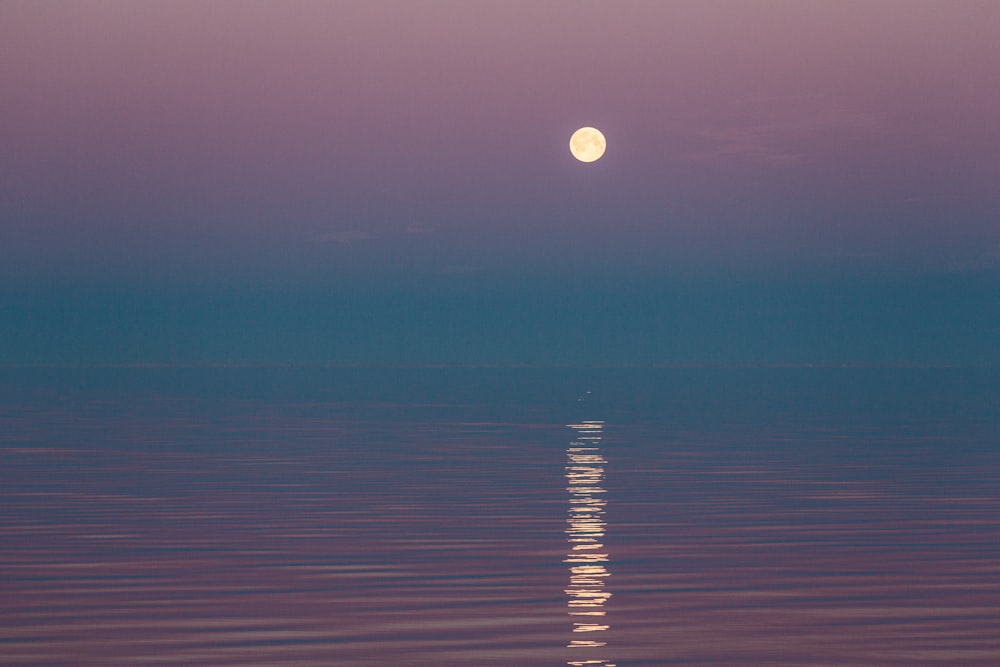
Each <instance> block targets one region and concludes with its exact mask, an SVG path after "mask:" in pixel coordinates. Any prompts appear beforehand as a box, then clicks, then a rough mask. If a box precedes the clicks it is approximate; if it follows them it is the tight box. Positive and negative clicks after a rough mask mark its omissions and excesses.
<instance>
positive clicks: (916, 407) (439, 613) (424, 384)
mask: <svg viewBox="0 0 1000 667" xmlns="http://www.w3.org/2000/svg"><path fill="white" fill-rule="evenodd" d="M588 392H589V393H588ZM570 425H572V426H570ZM577 547H579V548H577ZM574 630H576V631H575V632H574ZM0 664H4V665H143V664H147V665H206V666H207V665H343V666H359V667H360V666H376V665H378V666H385V665H414V666H424V665H427V666H430V665H462V666H467V665H486V666H497V667H499V666H501V665H503V666H505V667H506V666H510V665H568V664H573V665H589V666H591V667H601V666H603V667H608V666H610V665H618V666H625V665H636V666H638V665H720V666H721V665H789V666H791V665H813V666H819V665H822V666H830V667H834V666H837V667H843V666H849V665H850V666H854V665H857V666H861V665H866V666H868V665H889V666H895V665H899V666H904V665H907V666H912V665H935V666H937V665H983V666H987V665H989V666H995V665H998V664H1000V374H997V373H996V372H993V371H971V370H935V371H930V370H902V369H901V370H862V369H844V370H832V369H804V370H793V369H784V370H779V369H772V370H763V369H761V370H721V369H720V370H695V369H691V370H656V371H637V370H574V371H570V370H563V371H538V370H445V369H439V370H381V371H374V370H371V371H365V370H350V371H345V370H330V369H324V370H316V369H314V370H295V369H284V370H251V369H209V370H193V369H189V370H162V369H161V370H157V369H132V370H6V371H0Z"/></svg>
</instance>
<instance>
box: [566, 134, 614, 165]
mask: <svg viewBox="0 0 1000 667" xmlns="http://www.w3.org/2000/svg"><path fill="white" fill-rule="evenodd" d="M607 145H608V144H607V142H606V141H605V140H604V135H603V134H601V131H600V130H598V129H595V128H593V127H581V128H580V129H579V130H577V131H576V132H574V133H573V136H572V137H570V138H569V152H570V153H572V154H573V157H575V158H576V159H577V160H579V161H580V162H593V161H594V160H598V159H600V157H601V156H602V155H604V149H605V148H606V147H607Z"/></svg>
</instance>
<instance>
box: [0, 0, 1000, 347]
mask: <svg viewBox="0 0 1000 667" xmlns="http://www.w3.org/2000/svg"><path fill="white" fill-rule="evenodd" d="M997 35H1000V2H996V1H992V0H980V1H977V0H951V1H946V0H938V1H928V0H878V1H877V2H872V1H871V0H859V1H856V2H855V1H851V0H836V1H833V0H831V1H829V2H822V1H817V2H801V1H800V0H774V1H758V0H753V1H742V0H740V1H737V0H732V1H711V0H697V1H695V0H691V1H687V0H685V1H676V2H672V1H669V2H668V1H663V0H656V1H650V2H635V1H632V2H629V1H621V2H614V3H612V2H583V1H580V0H573V1H566V2H563V1H555V2H552V1H545V2H537V1H532V2H527V1H524V0H508V1H505V2H474V1H469V0H456V1H444V0H426V1H423V2H409V1H406V2H396V1H384V2H378V1H372V0H365V1H363V2H349V1H332V2H296V1H285V2H252V1H249V0H239V1H232V2H204V1H197V2H195V1H191V2H168V1H162V2H143V1H124V0H123V1H120V2H95V1H91V0H78V1H76V2H44V1H41V0H30V1H24V2H20V1H16V0H6V1H5V2H3V3H2V4H0V97H2V104H0V264H2V268H0V280H3V281H4V283H5V285H3V288H2V289H0V292H2V294H3V296H2V299H3V301H0V304H5V306H4V307H5V308H6V312H7V316H6V317H4V318H3V320H2V321H0V362H5V363H21V362H34V361H45V360H59V361H66V360H70V361H129V362H131V361H164V360H168V361H185V360H188V361H191V360H198V361H205V360H217V361H232V360H240V361H254V360H256V361H280V360H299V361H337V362H366V363H367V362H401V363H402V362H407V363H421V362H429V361H472V362H485V361H502V362H519V361H525V362H532V363H546V362H555V361H558V362H560V363H588V362H615V361H620V362H625V361H629V362H636V363H667V362H697V361H733V362H750V361H769V362H783V361H795V362H801V361H831V360H833V361H859V362H873V361H877V362H885V361H899V362H920V361H924V362H934V363H945V362H956V363H958V362H961V363H984V362H986V361H992V362H997V361H1000V356H998V355H997V353H996V352H993V351H992V350H993V347H995V346H994V345H993V344H991V342H990V341H994V340H996V339H998V338H1000V306H998V305H997V300H998V299H1000V296H998V295H1000V277H998V275H1000V270H998V269H1000V39H998V38H997ZM582 125H593V126H596V127H598V128H600V129H601V130H602V131H603V132H604V134H605V135H606V136H607V140H608V150H607V153H606V155H605V156H604V157H603V158H602V159H601V160H600V161H598V162H595V163H593V164H589V165H588V164H581V163H578V162H576V161H575V160H573V159H572V157H571V156H570V154H569V152H568V149H567V142H568V139H569V135H570V134H571V132H572V131H573V130H574V129H576V128H577V127H579V126H582ZM580 309H585V310H589V312H590V315H589V316H590V318H591V323H590V324H589V325H587V326H588V327H589V329H587V330H575V329H574V327H578V326H580V325H577V324H573V322H576V321H577V320H576V319H575V318H576V317H577V315H578V314H579V313H580V312H581V311H580ZM894 313H895V314H894ZM560 341H563V342H562V343H561V342H560ZM567 341H570V342H567ZM571 341H575V342H571Z"/></svg>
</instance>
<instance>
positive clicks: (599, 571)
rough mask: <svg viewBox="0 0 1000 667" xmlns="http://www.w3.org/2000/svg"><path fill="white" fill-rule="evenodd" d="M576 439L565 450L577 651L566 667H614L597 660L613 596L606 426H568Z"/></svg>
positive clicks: (571, 600) (572, 611) (571, 605)
mask: <svg viewBox="0 0 1000 667" xmlns="http://www.w3.org/2000/svg"><path fill="white" fill-rule="evenodd" d="M568 426H569V427H570V428H571V429H573V430H574V431H576V435H575V437H574V438H573V440H572V441H571V442H570V443H569V447H568V448H567V450H566V459H567V460H566V479H567V480H568V481H569V487H568V489H567V490H568V491H569V518H568V519H567V526H566V537H567V540H568V541H569V553H568V554H567V555H566V560H565V561H564V562H565V563H566V564H567V565H568V566H569V587H568V588H567V589H566V595H567V596H568V598H569V600H568V611H569V616H570V618H571V619H572V621H573V633H572V639H571V640H570V642H569V644H568V645H567V646H568V648H570V649H573V651H572V655H571V657H570V659H569V661H568V662H567V663H566V664H567V665H571V666H572V667H615V664H614V663H613V662H610V661H608V660H606V659H603V658H600V657H598V656H599V654H601V653H603V652H604V650H605V649H604V647H605V646H607V641H606V639H607V633H608V630H609V629H610V627H611V626H610V625H609V624H608V618H607V613H608V612H607V602H608V600H609V599H610V598H611V593H610V592H609V591H608V590H607V588H606V582H607V579H608V577H610V576H611V572H610V571H609V570H608V567H607V564H608V554H607V552H606V549H605V548H604V544H603V542H602V540H603V539H604V533H605V528H606V527H607V523H606V522H605V520H604V508H605V505H607V500H606V499H605V490H604V487H603V486H602V483H603V481H604V466H605V465H606V464H607V460H606V459H605V458H604V454H603V452H602V451H601V447H600V445H601V437H602V432H603V428H604V422H602V421H596V420H594V421H582V422H580V423H579V424H569V425H568Z"/></svg>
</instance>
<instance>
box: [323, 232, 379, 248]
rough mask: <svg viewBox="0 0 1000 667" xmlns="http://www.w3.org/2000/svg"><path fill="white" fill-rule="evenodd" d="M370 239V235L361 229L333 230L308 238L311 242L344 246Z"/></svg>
mask: <svg viewBox="0 0 1000 667" xmlns="http://www.w3.org/2000/svg"><path fill="white" fill-rule="evenodd" d="M371 238H372V235H371V234H369V233H368V232H366V231H364V230H361V229H333V230H329V231H325V232H320V233H318V234H314V235H313V236H311V237H310V239H311V240H313V241H319V242H320V243H336V244H338V245H346V244H350V243H355V242H357V241H367V240H369V239H371Z"/></svg>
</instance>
